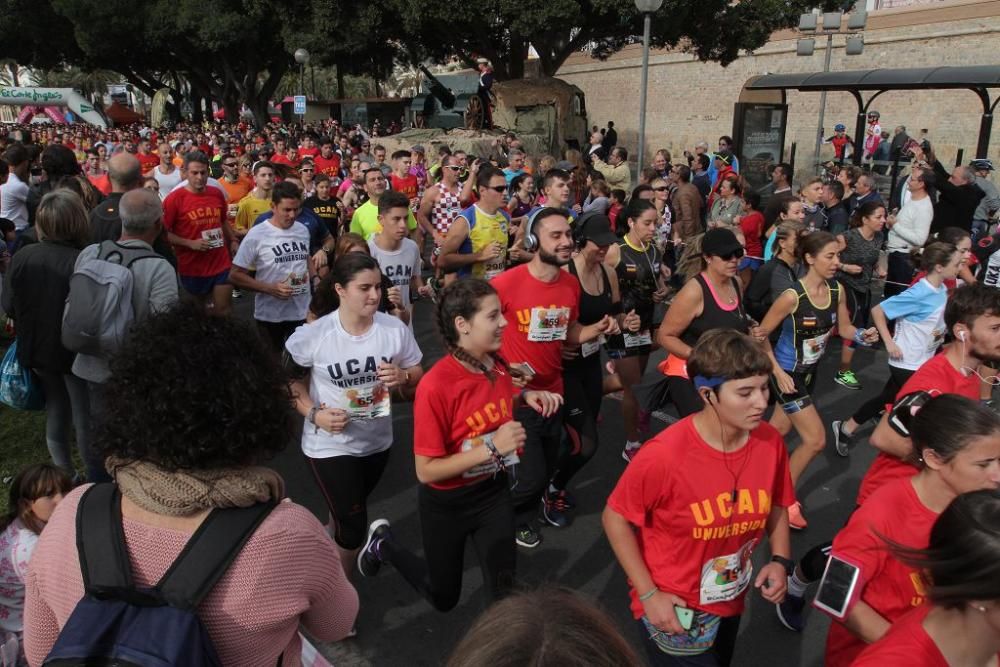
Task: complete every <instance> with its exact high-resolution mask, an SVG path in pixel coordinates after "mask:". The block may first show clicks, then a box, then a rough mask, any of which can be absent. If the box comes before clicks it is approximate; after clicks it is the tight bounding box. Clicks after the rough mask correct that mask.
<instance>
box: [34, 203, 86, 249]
mask: <svg viewBox="0 0 1000 667" xmlns="http://www.w3.org/2000/svg"><path fill="white" fill-rule="evenodd" d="M35 226H36V227H37V229H38V240H39V241H60V242H64V243H72V244H73V245H75V246H77V247H78V248H83V247H84V246H86V245H87V244H88V243H90V225H89V224H88V222H87V210H86V209H85V208H84V207H83V201H81V200H80V197H79V195H77V194H76V193H75V192H73V191H72V190H66V189H62V188H60V189H58V190H53V191H52V192H50V193H48V194H47V195H45V196H44V197H42V201H41V202H40V203H39V204H38V211H37V212H36V213H35Z"/></svg>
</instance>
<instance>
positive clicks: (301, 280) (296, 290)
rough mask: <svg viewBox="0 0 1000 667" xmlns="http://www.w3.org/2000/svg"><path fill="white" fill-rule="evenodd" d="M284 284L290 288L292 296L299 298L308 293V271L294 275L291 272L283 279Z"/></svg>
mask: <svg viewBox="0 0 1000 667" xmlns="http://www.w3.org/2000/svg"><path fill="white" fill-rule="evenodd" d="M285 282H286V283H287V284H288V286H289V287H291V288H292V296H301V295H303V294H308V293H309V272H308V271H303V272H302V273H295V272H294V271H293V272H292V273H289V274H288V277H287V278H285Z"/></svg>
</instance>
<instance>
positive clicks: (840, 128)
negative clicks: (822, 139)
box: [833, 123, 847, 132]
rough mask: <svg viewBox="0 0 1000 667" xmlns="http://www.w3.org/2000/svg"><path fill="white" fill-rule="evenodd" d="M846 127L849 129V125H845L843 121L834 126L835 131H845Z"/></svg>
mask: <svg viewBox="0 0 1000 667" xmlns="http://www.w3.org/2000/svg"><path fill="white" fill-rule="evenodd" d="M846 129H847V126H846V125H844V124H843V123H837V124H836V125H834V127H833V131H834V132H843V131H844V130H846Z"/></svg>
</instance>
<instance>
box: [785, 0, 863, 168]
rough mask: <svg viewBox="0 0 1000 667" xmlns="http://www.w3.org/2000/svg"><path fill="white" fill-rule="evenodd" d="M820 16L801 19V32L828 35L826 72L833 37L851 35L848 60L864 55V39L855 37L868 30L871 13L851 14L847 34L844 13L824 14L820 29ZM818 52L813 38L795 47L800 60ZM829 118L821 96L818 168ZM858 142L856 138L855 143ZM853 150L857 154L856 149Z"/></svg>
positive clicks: (817, 152)
mask: <svg viewBox="0 0 1000 667" xmlns="http://www.w3.org/2000/svg"><path fill="white" fill-rule="evenodd" d="M816 19H817V15H816V14H814V13H809V14H803V15H802V16H800V17H799V32H802V33H822V34H825V35H826V57H825V59H824V62H823V72H824V73H827V72H829V71H830V58H831V56H832V55H833V36H834V35H848V38H847V45H846V53H847V55H849V56H857V55H861V52H862V51H863V50H864V36H863V35H858V34H855V33H856V32H858V31H860V30H864V29H865V23H866V22H867V21H868V12H866V11H865V10H864V9H855V10H854V11H853V12H851V15H850V16H848V18H847V30H846V31H842V30H841V29H840V26H841V24H842V23H843V21H844V13H843V12H826V13H824V14H823V26H822V28H821V27H819V26H818V25H817V22H816ZM815 48H816V40H815V39H813V38H812V37H806V38H803V39H800V40H799V41H798V44H797V46H796V50H795V52H796V55H800V56H811V55H812V54H813V51H814V49H815ZM825 116H826V91H825V90H824V91H823V92H821V93H820V96H819V125H818V127H817V128H816V148H815V160H816V164H817V166H818V165H819V150H820V145H821V144H822V142H823V121H824V120H825ZM854 140H855V141H857V140H858V138H857V137H855V139H854ZM854 150H855V151H856V150H858V147H857V146H855V147H854Z"/></svg>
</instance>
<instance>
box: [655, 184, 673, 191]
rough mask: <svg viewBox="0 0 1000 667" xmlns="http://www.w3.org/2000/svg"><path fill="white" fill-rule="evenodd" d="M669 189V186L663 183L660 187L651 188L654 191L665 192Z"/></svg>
mask: <svg viewBox="0 0 1000 667" xmlns="http://www.w3.org/2000/svg"><path fill="white" fill-rule="evenodd" d="M669 189H670V188H669V187H667V186H666V185H664V186H662V187H659V188H653V190H655V191H656V192H666V191H667V190H669Z"/></svg>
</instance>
